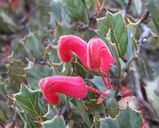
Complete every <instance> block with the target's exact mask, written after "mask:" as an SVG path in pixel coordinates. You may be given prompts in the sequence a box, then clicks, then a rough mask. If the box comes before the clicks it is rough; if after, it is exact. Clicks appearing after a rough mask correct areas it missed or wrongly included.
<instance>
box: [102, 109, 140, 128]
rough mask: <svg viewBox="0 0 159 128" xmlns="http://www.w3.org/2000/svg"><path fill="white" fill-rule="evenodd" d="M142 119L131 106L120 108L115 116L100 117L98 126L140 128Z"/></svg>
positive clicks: (103, 127)
mask: <svg viewBox="0 0 159 128" xmlns="http://www.w3.org/2000/svg"><path fill="white" fill-rule="evenodd" d="M142 123H143V119H142V117H141V115H140V113H138V112H136V111H134V110H132V109H131V108H129V107H128V108H126V109H120V111H119V115H118V116H117V117H116V118H111V117H105V118H101V119H100V128H141V126H142Z"/></svg>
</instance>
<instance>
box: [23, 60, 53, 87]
mask: <svg viewBox="0 0 159 128" xmlns="http://www.w3.org/2000/svg"><path fill="white" fill-rule="evenodd" d="M25 71H26V80H27V82H29V84H30V85H31V86H32V87H33V88H34V89H39V87H38V83H39V80H40V79H41V78H43V77H47V76H51V75H53V68H52V67H50V66H48V65H40V64H34V63H33V62H29V64H28V66H27V67H26V68H25Z"/></svg>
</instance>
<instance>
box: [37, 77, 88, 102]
mask: <svg viewBox="0 0 159 128" xmlns="http://www.w3.org/2000/svg"><path fill="white" fill-rule="evenodd" d="M39 86H40V89H41V90H42V93H43V95H44V97H45V98H46V100H47V101H48V102H49V103H50V104H55V105H56V104H58V103H59V97H58V95H57V93H64V94H66V95H69V96H72V97H75V98H81V99H83V98H85V97H86V96H87V87H86V84H85V82H84V81H83V79H82V78H81V77H67V76H50V77H46V78H43V79H41V80H40V82H39Z"/></svg>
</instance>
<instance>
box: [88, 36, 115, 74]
mask: <svg viewBox="0 0 159 128" xmlns="http://www.w3.org/2000/svg"><path fill="white" fill-rule="evenodd" d="M87 58H88V59H87V64H88V66H89V68H90V69H100V71H102V72H108V71H109V70H110V68H111V67H112V65H113V64H114V62H115V61H114V58H113V56H112V54H111V52H110V50H109V48H108V46H107V45H106V44H105V43H104V42H103V41H102V40H101V39H99V38H93V39H91V40H90V41H89V42H88V47H87Z"/></svg>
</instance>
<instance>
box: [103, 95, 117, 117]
mask: <svg viewBox="0 0 159 128" xmlns="http://www.w3.org/2000/svg"><path fill="white" fill-rule="evenodd" d="M105 104H106V112H107V114H108V115H109V116H110V117H112V118H115V117H116V116H117V114H118V111H119V107H118V104H117V101H116V99H115V98H113V97H108V99H106V103H105Z"/></svg>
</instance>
